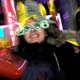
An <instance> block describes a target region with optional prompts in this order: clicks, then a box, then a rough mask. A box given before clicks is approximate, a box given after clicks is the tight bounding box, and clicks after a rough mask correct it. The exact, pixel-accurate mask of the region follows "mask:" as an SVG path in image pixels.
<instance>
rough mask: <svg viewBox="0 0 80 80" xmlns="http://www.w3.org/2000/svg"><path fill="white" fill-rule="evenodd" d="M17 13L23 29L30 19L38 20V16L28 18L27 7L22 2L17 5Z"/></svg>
mask: <svg viewBox="0 0 80 80" xmlns="http://www.w3.org/2000/svg"><path fill="white" fill-rule="evenodd" d="M16 13H17V18H18V22H19V23H20V24H21V28H22V29H23V28H24V27H25V25H26V23H27V21H28V20H29V19H30V18H33V19H35V20H36V19H37V15H36V14H34V15H31V16H28V11H27V7H26V6H25V5H24V4H23V3H22V2H18V3H17V9H16Z"/></svg>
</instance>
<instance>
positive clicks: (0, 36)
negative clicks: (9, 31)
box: [0, 29, 4, 38]
mask: <svg viewBox="0 0 80 80" xmlns="http://www.w3.org/2000/svg"><path fill="white" fill-rule="evenodd" d="M0 38H4V29H0Z"/></svg>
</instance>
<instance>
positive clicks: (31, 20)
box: [27, 18, 36, 24]
mask: <svg viewBox="0 0 80 80" xmlns="http://www.w3.org/2000/svg"><path fill="white" fill-rule="evenodd" d="M35 22H36V20H34V19H32V18H31V19H29V20H28V21H27V24H29V23H35Z"/></svg>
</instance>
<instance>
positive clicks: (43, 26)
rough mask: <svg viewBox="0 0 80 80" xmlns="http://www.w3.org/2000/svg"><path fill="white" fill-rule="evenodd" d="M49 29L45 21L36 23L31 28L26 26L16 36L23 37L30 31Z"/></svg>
mask: <svg viewBox="0 0 80 80" xmlns="http://www.w3.org/2000/svg"><path fill="white" fill-rule="evenodd" d="M47 28H49V23H48V21H47V20H42V21H41V23H39V22H36V23H35V24H34V26H33V27H30V26H29V25H26V26H25V28H24V29H23V30H22V31H20V32H19V33H18V35H24V34H25V32H26V33H28V32H30V31H32V30H40V29H47Z"/></svg>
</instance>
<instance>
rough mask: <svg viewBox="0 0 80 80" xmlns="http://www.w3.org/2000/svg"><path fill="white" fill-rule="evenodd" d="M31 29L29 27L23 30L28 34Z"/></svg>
mask: <svg viewBox="0 0 80 80" xmlns="http://www.w3.org/2000/svg"><path fill="white" fill-rule="evenodd" d="M31 30H32V29H31V27H29V26H26V28H25V29H24V32H30V31H31Z"/></svg>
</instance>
